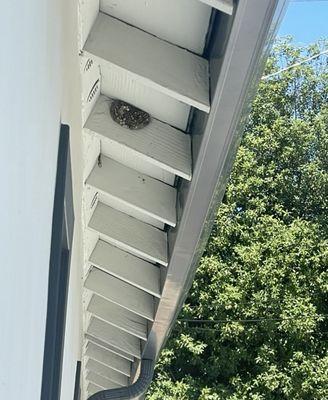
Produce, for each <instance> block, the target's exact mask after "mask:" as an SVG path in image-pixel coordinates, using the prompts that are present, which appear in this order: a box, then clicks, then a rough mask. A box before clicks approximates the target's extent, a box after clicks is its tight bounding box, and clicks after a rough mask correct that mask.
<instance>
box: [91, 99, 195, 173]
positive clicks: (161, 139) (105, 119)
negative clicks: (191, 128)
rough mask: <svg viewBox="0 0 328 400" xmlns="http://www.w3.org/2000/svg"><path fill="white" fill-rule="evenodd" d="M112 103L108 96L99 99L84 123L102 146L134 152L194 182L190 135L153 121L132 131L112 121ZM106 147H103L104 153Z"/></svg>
mask: <svg viewBox="0 0 328 400" xmlns="http://www.w3.org/2000/svg"><path fill="white" fill-rule="evenodd" d="M111 102H112V100H111V99H109V98H108V97H106V96H103V95H101V96H100V97H99V99H98V100H97V102H96V105H95V107H94V109H93V110H92V112H91V114H90V116H89V118H88V120H87V122H86V124H85V128H86V129H88V130H89V131H90V132H91V133H93V134H95V135H97V136H98V137H99V138H100V139H101V141H102V144H107V146H106V147H108V146H110V145H111V146H112V143H113V142H114V143H116V145H118V146H119V150H121V152H122V153H123V155H124V154H125V153H126V152H131V151H132V152H133V153H132V154H131V155H132V156H135V155H138V156H139V157H140V158H141V160H144V161H145V162H147V163H149V164H151V165H153V166H155V167H158V168H161V169H163V170H165V171H167V172H170V173H172V174H175V175H178V176H180V177H181V178H184V179H187V180H191V176H192V172H191V142H190V136H189V135H187V134H185V133H183V132H181V131H180V130H178V129H175V128H173V127H172V126H170V125H168V124H165V123H163V122H161V121H159V120H157V119H154V118H152V119H151V122H150V124H149V125H148V126H146V127H145V128H143V129H140V130H138V131H137V132H133V131H130V130H128V129H126V128H124V127H122V126H120V125H118V124H116V123H115V122H114V121H113V120H112V118H111V116H110V113H109V108H110V104H111ZM103 148H104V145H102V151H103ZM134 153H135V154H134ZM121 158H123V156H121ZM115 159H116V160H117V158H115ZM118 161H120V159H118ZM122 161H123V160H122ZM123 163H124V162H123ZM147 171H148V169H147ZM146 173H147V172H146Z"/></svg>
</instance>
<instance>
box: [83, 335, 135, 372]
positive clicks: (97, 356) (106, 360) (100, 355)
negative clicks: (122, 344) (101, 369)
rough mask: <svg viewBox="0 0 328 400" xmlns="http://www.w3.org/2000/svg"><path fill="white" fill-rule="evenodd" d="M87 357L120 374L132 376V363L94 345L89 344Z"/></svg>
mask: <svg viewBox="0 0 328 400" xmlns="http://www.w3.org/2000/svg"><path fill="white" fill-rule="evenodd" d="M85 355H86V356H87V357H89V358H92V359H93V360H96V361H98V362H100V363H101V364H105V365H106V366H107V367H109V368H111V369H113V370H114V371H117V372H120V373H121V374H123V375H126V376H130V374H131V363H130V362H129V361H128V360H126V359H125V358H122V357H120V356H117V355H116V354H114V353H112V352H111V351H108V350H105V349H103V348H102V347H99V346H97V345H96V344H94V343H90V342H89V343H88V346H87V350H86V352H85Z"/></svg>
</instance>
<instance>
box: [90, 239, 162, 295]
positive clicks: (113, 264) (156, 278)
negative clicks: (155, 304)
mask: <svg viewBox="0 0 328 400" xmlns="http://www.w3.org/2000/svg"><path fill="white" fill-rule="evenodd" d="M89 261H90V263H91V264H92V265H95V266H96V267H98V268H100V269H102V270H103V271H105V272H107V273H109V274H111V275H113V276H116V277H117V278H119V279H121V280H123V281H125V282H127V283H129V284H130V285H133V286H135V287H137V288H139V289H142V290H144V291H145V292H148V293H150V294H152V295H153V296H156V297H161V289H160V268H159V267H157V266H156V265H154V264H151V263H149V262H147V261H145V260H142V259H141V258H138V257H135V256H133V255H132V254H129V253H127V252H125V251H122V250H120V249H119V248H118V247H114V246H112V245H111V244H109V243H106V242H104V241H103V240H98V242H97V244H96V247H95V248H94V250H93V252H92V254H91V256H90V259H89Z"/></svg>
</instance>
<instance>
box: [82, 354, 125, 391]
mask: <svg viewBox="0 0 328 400" xmlns="http://www.w3.org/2000/svg"><path fill="white" fill-rule="evenodd" d="M86 370H87V371H92V372H94V373H95V374H97V375H100V376H102V377H104V378H105V379H108V380H109V381H111V382H113V383H114V384H115V385H116V387H119V386H127V385H128V384H129V378H128V377H127V376H125V375H123V374H120V373H119V372H116V371H114V370H112V369H110V368H108V367H106V366H105V365H103V364H101V363H99V362H98V361H95V360H92V359H89V360H88V362H87V364H86ZM94 383H96V384H97V382H94ZM98 386H101V385H99V384H98Z"/></svg>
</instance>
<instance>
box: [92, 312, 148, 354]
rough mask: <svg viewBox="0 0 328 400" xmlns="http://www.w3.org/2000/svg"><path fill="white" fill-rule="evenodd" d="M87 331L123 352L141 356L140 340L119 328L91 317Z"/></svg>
mask: <svg viewBox="0 0 328 400" xmlns="http://www.w3.org/2000/svg"><path fill="white" fill-rule="evenodd" d="M87 333H88V334H89V335H91V336H94V337H96V338H99V339H100V340H102V341H104V342H105V343H108V344H110V345H111V346H114V347H116V348H117V349H119V350H122V351H124V352H125V353H128V354H131V355H132V356H133V357H136V358H140V356H141V349H140V340H139V339H138V338H136V337H135V336H132V335H129V334H128V333H125V332H122V331H121V330H120V329H117V328H115V327H114V326H111V325H109V324H107V323H106V322H103V321H101V320H100V319H98V318H92V319H91V322H90V324H89V327H88V330H87Z"/></svg>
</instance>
